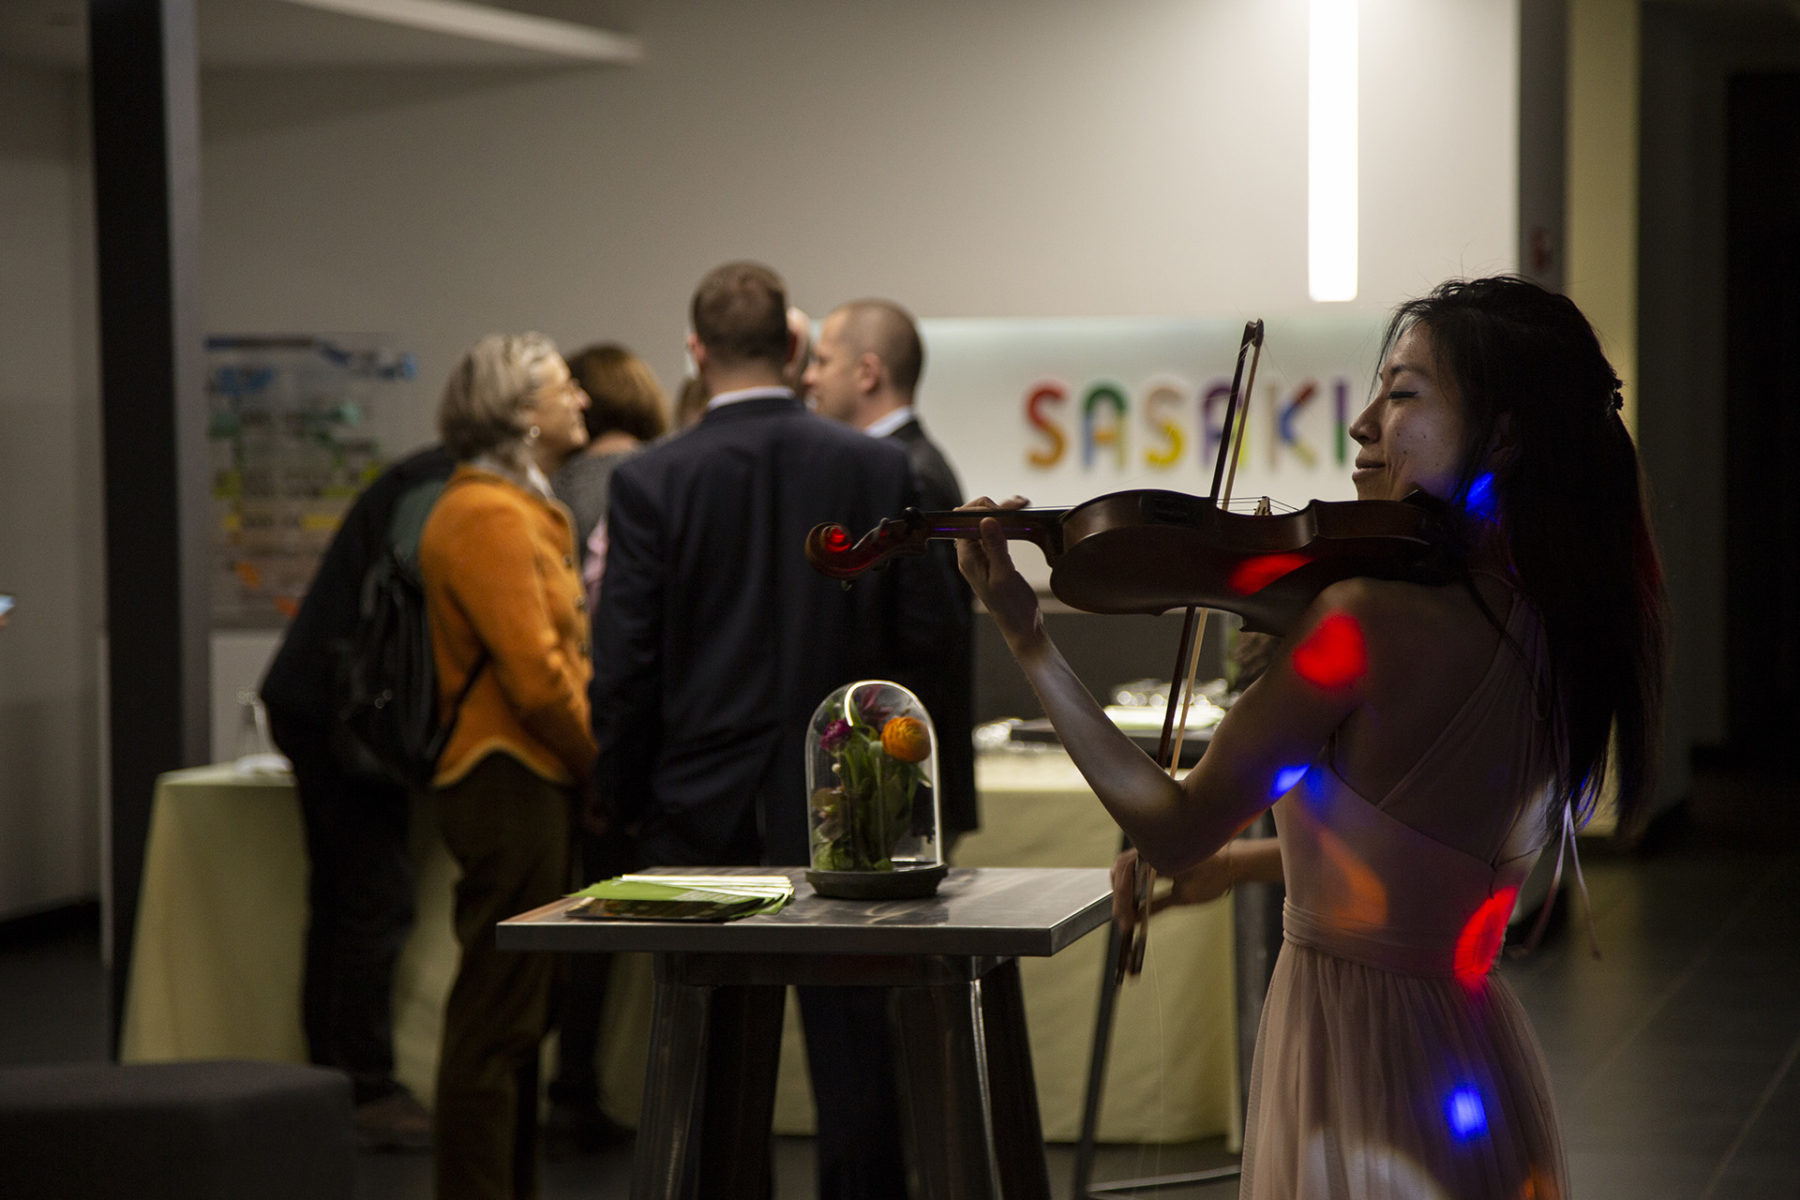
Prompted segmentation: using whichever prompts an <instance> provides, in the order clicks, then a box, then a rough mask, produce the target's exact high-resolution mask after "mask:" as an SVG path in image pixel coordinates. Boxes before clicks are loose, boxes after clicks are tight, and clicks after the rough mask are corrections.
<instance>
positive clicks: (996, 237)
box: [203, 0, 1517, 437]
mask: <svg viewBox="0 0 1800 1200" xmlns="http://www.w3.org/2000/svg"><path fill="white" fill-rule="evenodd" d="M1363 8H1364V10H1365V14H1364V22H1363V38H1362V42H1363V60H1362V63H1363V65H1362V77H1363V108H1362V128H1363V145H1362V161H1363V173H1362V184H1361V190H1360V203H1361V210H1362V214H1363V231H1362V260H1363V277H1362V298H1361V299H1360V300H1359V301H1358V304H1359V305H1361V306H1365V307H1373V308H1385V307H1387V306H1389V305H1391V304H1392V303H1393V302H1395V301H1396V300H1398V299H1401V298H1403V297H1406V296H1409V295H1413V294H1416V293H1418V292H1419V291H1421V290H1423V289H1425V288H1427V287H1429V286H1430V285H1431V284H1433V283H1435V282H1437V281H1438V280H1439V279H1441V278H1443V277H1444V276H1446V275H1449V274H1454V273H1464V272H1481V271H1489V270H1494V269H1499V268H1510V267H1512V266H1513V265H1514V263H1515V252H1514V237H1515V230H1514V225H1515V207H1516V196H1515V193H1516V168H1515V160H1516V141H1517V136H1516V102H1515V98H1514V88H1515V82H1514V81H1515V78H1516V74H1517V63H1516V50H1515V47H1516V42H1517V33H1516V2H1515V0H1459V2H1458V3H1456V4H1443V3H1441V2H1440V0H1385V2H1384V0H1367V2H1365V3H1364V5H1363ZM1306 14H1307V5H1306V3H1305V0H1212V2H1206V0H1162V2H1151V0H1140V2H1135V3H1129V4H1092V3H1087V2H1085V0H990V2H984V3H981V4H963V3H955V2H952V0H914V2H912V3H907V4H899V5H887V6H881V7H877V6H863V5H854V6H853V5H846V4H841V3H829V2H826V0H780V2H779V3H764V4H757V5H743V4H738V3H732V2H729V0H691V2H689V3H683V4H659V5H652V6H646V7H645V9H644V11H643V14H642V24H641V26H640V27H638V28H635V29H633V30H631V32H635V33H638V34H640V35H641V36H642V38H643V41H644V43H645V47H646V57H645V61H644V62H643V63H642V64H640V65H638V66H635V67H629V68H619V67H612V68H592V69H570V70H561V71H550V70H545V71H537V72H531V73H518V72H490V73H487V74H482V75H472V74H469V73H466V72H465V73H437V72H415V73H410V74H406V73H395V72H381V73H373V72H357V71H339V72H335V73H328V72H318V71H306V72H299V71H296V72H286V73H277V72H269V71H263V72H257V73H253V74H248V73H232V74H214V75H209V76H208V77H207V79H206V86H205V88H204V91H203V103H204V121H205V129H206V163H205V187H206V193H205V195H206V199H205V213H206V231H207V232H206V279H207V294H208V300H207V312H208V319H209V322H210V324H211V326H212V327H213V328H215V329H221V330H222V329H227V328H242V329H256V330H280V329H292V328H299V329H311V328H327V329H346V328H352V329H354V328H367V329H372V330H380V331H387V332H392V333H395V334H397V335H398V336H399V338H400V340H401V341H402V342H403V343H404V345H405V347H406V348H409V349H413V350H416V351H417V352H418V353H419V355H420V360H421V374H422V378H421V383H420V385H419V388H418V393H419V399H418V401H417V403H418V404H419V406H420V412H419V414H418V417H417V424H416V426H415V428H416V430H417V432H418V435H419V436H421V437H423V436H425V435H426V434H427V433H428V432H429V412H430V408H431V405H432V403H433V396H434V394H435V390H436V387H437V384H438V381H440V380H441V379H442V378H443V376H444V374H445V373H446V372H447V370H448V366H449V363H450V362H451V361H452V359H453V356H454V355H455V354H456V352H457V351H459V350H460V349H461V348H462V347H463V346H465V345H467V344H468V343H469V342H471V341H473V340H474V339H475V338H476V337H477V336H479V335H480V334H482V333H483V332H486V331H488V330H490V329H496V328H520V327H535V328H542V329H543V330H544V331H545V332H548V333H550V334H551V335H552V336H553V337H555V338H557V339H558V341H559V342H561V343H564V344H565V345H570V346H573V345H578V344H580V343H582V342H584V341H586V340H588V339H592V338H599V337H608V338H616V339H619V340H622V341H624V342H626V343H627V344H629V345H631V346H633V347H634V348H636V349H638V350H639V352H640V353H642V354H644V355H645V356H646V357H647V358H649V359H650V360H651V362H652V364H653V365H654V366H655V367H656V368H657V369H658V371H659V372H660V373H661V374H662V375H663V376H664V378H665V380H666V381H669V382H673V381H674V379H675V378H677V377H678V376H679V374H680V371H681V368H682V360H681V349H680V347H681V338H682V335H683V332H684V326H685V311H686V302H687V298H688V296H689V294H690V292H691V290H692V288H693V285H694V283H695V282H696V281H697V280H698V279H699V277H700V276H701V275H702V274H703V273H704V272H705V271H706V270H707V269H708V268H710V267H712V266H713V265H715V264H717V263H719V262H722V261H725V260H726V259H729V258H736V257H755V258H760V259H763V260H765V261H767V262H769V263H771V264H772V265H774V266H775V267H777V269H779V270H781V271H782V272H783V273H784V274H785V275H786V277H787V279H788V281H789V284H790V287H791V289H792V291H793V294H794V298H795V300H796V301H797V302H798V303H800V304H801V305H803V306H805V307H807V308H808V309H809V310H810V311H813V312H814V313H815V314H817V313H821V312H823V311H824V310H825V309H828V308H829V307H831V306H832V305H834V304H836V303H838V302H840V301H842V300H846V299H849V298H851V297H854V296H858V295H865V294H882V295H888V296H892V297H894V298H896V299H898V300H900V301H902V302H903V303H905V304H907V305H909V306H910V307H911V308H913V309H914V310H915V311H916V312H917V313H918V314H919V315H921V316H925V317H951V316H1038V315H1057V316H1071V315H1097V314H1098V315H1132V314H1155V315H1187V316H1239V317H1241V316H1243V315H1246V314H1250V315H1256V314H1263V313H1266V312H1270V311H1286V310H1290V309H1294V308H1299V307H1306V306H1307V305H1308V301H1307V297H1306V258H1305V252H1306V238H1305V230H1306V211H1305V192H1306V179H1305V170H1306V143H1305V133H1306V131H1305V70H1306Z"/></svg>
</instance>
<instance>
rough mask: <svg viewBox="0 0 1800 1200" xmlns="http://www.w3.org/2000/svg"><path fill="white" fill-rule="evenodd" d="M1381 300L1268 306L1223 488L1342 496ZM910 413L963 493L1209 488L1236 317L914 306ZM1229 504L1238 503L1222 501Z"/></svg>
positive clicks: (1049, 495) (1238, 494)
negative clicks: (1307, 311) (1361, 309)
mask: <svg viewBox="0 0 1800 1200" xmlns="http://www.w3.org/2000/svg"><path fill="white" fill-rule="evenodd" d="M1384 329H1385V320H1384V318H1383V316H1382V315H1381V314H1378V313H1363V314H1346V315H1342V316H1316V315H1306V316H1290V317H1283V316H1279V315H1276V316H1270V317H1268V318H1266V319H1265V333H1264V338H1263V351H1262V357H1261V363H1260V366H1259V368H1258V370H1257V374H1256V379H1255V383H1254V385H1253V387H1252V388H1251V389H1250V392H1249V394H1248V397H1247V402H1246V405H1245V414H1246V424H1245V434H1244V444H1243V450H1242V454H1241V457H1240V458H1239V461H1238V466H1237V471H1236V477H1235V481H1234V485H1233V489H1232V494H1233V496H1234V498H1240V499H1241V498H1246V497H1248V498H1251V499H1254V498H1256V497H1260V496H1265V495H1266V496H1268V497H1270V498H1271V500H1272V501H1273V502H1274V503H1275V504H1276V506H1277V508H1278V509H1279V508H1281V507H1299V506H1301V505H1304V504H1305V503H1306V502H1307V501H1309V500H1314V499H1323V500H1348V499H1352V498H1353V497H1354V495H1355V491H1354V489H1353V488H1352V487H1351V484H1350V470H1351V464H1352V462H1353V461H1354V459H1355V457H1356V446H1355V443H1354V442H1353V441H1352V439H1351V437H1350V433H1349V427H1350V424H1351V422H1352V421H1354V420H1355V418H1356V415H1357V414H1358V413H1359V412H1361V411H1362V408H1363V406H1364V405H1365V404H1366V403H1367V402H1368V399H1369V396H1370V388H1371V384H1372V382H1373V380H1374V377H1375V369H1376V359H1377V357H1378V355H1379V353H1380V342H1381V336H1382V333H1383V331H1384ZM920 332H921V333H922V335H923V337H924V339H925V353H926V363H925V374H924V377H923V379H922V380H921V382H920V387H919V394H918V402H919V412H920V416H921V418H922V419H923V421H924V423H925V425H926V428H927V429H928V430H930V432H931V434H932V436H933V437H934V438H936V440H937V441H938V442H939V443H940V444H941V445H942V446H943V447H944V450H945V452H946V454H948V455H949V457H950V458H951V460H952V462H953V463H954V464H955V466H956V469H957V473H958V474H959V476H960V477H961V479H962V483H963V489H964V491H965V492H966V493H967V494H968V495H970V496H979V495H988V496H992V497H994V498H995V499H998V498H1000V497H1003V496H1008V495H1014V494H1017V495H1022V496H1025V497H1027V498H1029V499H1030V500H1031V501H1032V503H1033V505H1036V506H1055V507H1062V506H1069V505H1074V504H1079V503H1080V502H1082V501H1084V500H1088V499H1091V498H1092V497H1094V496H1098V495H1103V494H1105V493H1108V492H1115V491H1122V490H1125V489H1130V488H1164V489H1169V490H1172V491H1179V492H1190V493H1194V494H1196V495H1205V494H1207V493H1208V492H1209V491H1210V490H1211V487H1212V483H1213V473H1214V466H1215V463H1216V462H1217V461H1218V456H1219V447H1220V438H1221V436H1222V433H1223V429H1224V424H1225V415H1226V409H1227V404H1228V400H1229V397H1230V394H1231V381H1232V373H1233V368H1234V366H1235V365H1236V361H1237V352H1238V346H1239V344H1240V342H1241V341H1242V338H1243V332H1244V322H1243V321H1241V320H1226V319H1218V320H1189V319H1166V318H1153V317H1128V318H1082V319H1075V318H1066V319H1065V318H1043V319H969V320H962V319H957V320H926V321H922V322H921V323H920ZM1234 507H1235V505H1234Z"/></svg>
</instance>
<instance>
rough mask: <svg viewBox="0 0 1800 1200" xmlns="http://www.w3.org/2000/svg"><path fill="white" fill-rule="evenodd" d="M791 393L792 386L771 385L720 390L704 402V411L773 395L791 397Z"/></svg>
mask: <svg viewBox="0 0 1800 1200" xmlns="http://www.w3.org/2000/svg"><path fill="white" fill-rule="evenodd" d="M793 394H794V392H793V389H792V388H784V387H778V386H773V385H771V386H769V387H752V388H739V389H738V390H737V391H735V392H720V393H719V394H718V395H716V396H714V397H713V398H712V399H711V400H708V401H707V402H706V411H708V412H711V411H712V410H713V409H715V408H724V407H725V406H726V405H727V404H738V403H740V402H742V401H745V400H762V399H765V398H768V397H774V396H785V397H790V398H791V397H792V396H793Z"/></svg>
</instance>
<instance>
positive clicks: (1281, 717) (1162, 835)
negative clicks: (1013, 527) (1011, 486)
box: [958, 497, 1367, 873]
mask: <svg viewBox="0 0 1800 1200" xmlns="http://www.w3.org/2000/svg"><path fill="white" fill-rule="evenodd" d="M1023 504H1024V501H1023V500H1022V499H1020V498H1018V497H1013V498H1011V499H1009V500H1008V501H1006V502H1005V503H1004V504H1003V505H999V506H996V505H994V504H992V502H990V501H988V500H985V499H982V500H977V501H974V502H972V503H971V504H969V505H967V506H965V507H967V508H993V507H1003V508H1016V507H1020V506H1022V505H1023ZM958 555H959V559H960V563H961V566H962V570H963V574H964V575H965V576H966V577H967V578H968V580H969V582H970V584H971V585H972V586H973V587H974V589H975V592H976V594H977V595H978V596H979V597H980V598H981V600H982V603H983V604H984V605H985V606H986V607H987V609H988V611H989V612H990V613H991V614H992V615H993V617H994V620H995V622H996V624H997V625H998V626H999V628H1000V631H1001V634H1002V635H1003V636H1004V637H1005V639H1006V644H1007V646H1008V648H1009V649H1010V650H1011V651H1012V653H1013V657H1014V658H1015V659H1017V660H1018V663H1019V666H1020V668H1021V669H1022V670H1023V671H1024V672H1025V676H1026V678H1027V679H1028V680H1029V681H1030V683H1031V685H1032V688H1033V690H1034V691H1036V693H1037V696H1038V700H1039V702H1040V703H1042V704H1043V706H1044V712H1045V714H1046V715H1047V716H1048V717H1049V718H1050V721H1051V724H1052V725H1054V726H1055V727H1056V731H1057V734H1058V735H1059V737H1060V738H1061V739H1062V743H1063V745H1064V747H1065V748H1066V749H1067V750H1068V752H1069V756H1070V757H1071V758H1072V759H1073V760H1074V761H1075V765H1076V767H1077V768H1078V769H1079V770H1080V771H1081V773H1082V775H1083V776H1084V777H1085V778H1086V779H1087V781H1088V783H1089V785H1090V786H1092V787H1093V789H1094V793H1095V795H1097V796H1098V797H1099V798H1100V802H1101V803H1102V804H1104V805H1105V806H1106V808H1107V811H1108V812H1110V813H1112V815H1113V819H1114V820H1116V821H1117V822H1118V823H1119V826H1120V828H1122V829H1123V830H1124V831H1125V832H1126V834H1127V835H1128V836H1130V838H1131V840H1132V842H1133V843H1134V844H1135V845H1137V846H1138V847H1140V848H1141V849H1142V851H1143V853H1144V857H1145V860H1146V861H1148V862H1150V863H1151V864H1152V865H1153V866H1156V867H1157V868H1158V869H1159V870H1162V871H1164V872H1167V873H1179V872H1180V871H1182V870H1184V869H1186V868H1189V867H1192V866H1194V865H1195V864H1197V863H1199V862H1201V861H1202V860H1204V859H1206V858H1207V857H1208V856H1210V855H1212V854H1214V853H1215V852H1217V851H1218V850H1219V849H1220V847H1222V846H1223V845H1224V844H1225V843H1226V842H1227V841H1229V840H1230V839H1231V838H1233V837H1235V836H1236V835H1237V834H1238V833H1239V832H1240V831H1242V830H1243V829H1244V827H1245V826H1247V825H1248V824H1249V823H1250V822H1251V821H1253V820H1254V819H1255V818H1256V816H1257V814H1259V813H1260V812H1262V811H1263V809H1265V808H1267V807H1268V806H1269V805H1271V804H1273V803H1274V802H1275V800H1276V799H1278V798H1279V797H1280V796H1281V795H1282V794H1283V793H1284V792H1286V791H1287V790H1288V789H1289V788H1290V787H1292V786H1294V784H1296V783H1297V782H1299V780H1300V779H1301V778H1302V777H1303V776H1304V774H1305V772H1306V769H1307V768H1308V767H1309V766H1310V765H1311V764H1312V762H1313V760H1314V759H1315V758H1316V757H1317V755H1318V752H1319V750H1320V748H1321V747H1322V746H1323V745H1324V744H1325V741H1326V739H1327V738H1328V737H1330V735H1331V732H1332V730H1334V729H1336V728H1337V727H1338V725H1340V724H1341V723H1342V722H1343V720H1344V719H1345V718H1346V717H1347V716H1348V715H1349V714H1350V713H1351V712H1352V711H1354V709H1355V708H1356V707H1357V705H1358V704H1359V703H1360V702H1361V700H1362V697H1363V685H1364V667H1365V666H1366V654H1367V652H1366V648H1365V647H1364V646H1363V643H1362V635H1361V628H1362V622H1361V618H1360V616H1359V615H1358V612H1357V610H1358V609H1360V608H1361V607H1362V606H1363V605H1364V604H1365V603H1366V599H1367V597H1366V593H1365V591H1364V589H1362V588H1361V587H1359V586H1358V581H1354V580H1352V581H1348V582H1347V583H1342V584H1335V585H1333V586H1332V587H1331V588H1328V589H1327V590H1326V591H1325V592H1324V593H1322V594H1321V595H1320V597H1319V598H1318V600H1316V601H1315V602H1314V604H1313V607H1312V608H1311V609H1310V610H1309V611H1308V613H1307V615H1306V617H1305V618H1303V620H1302V622H1301V623H1300V626H1299V627H1298V630H1297V631H1296V633H1295V634H1293V635H1290V637H1289V638H1288V639H1286V641H1285V642H1284V643H1283V644H1282V645H1281V646H1280V647H1279V649H1278V650H1277V651H1276V653H1275V655H1274V656H1273V659H1272V661H1271V663H1270V665H1269V667H1268V669H1267V670H1266V671H1265V673H1264V674H1263V676H1262V678H1260V679H1258V680H1257V682H1256V683H1255V684H1253V685H1252V686H1251V687H1250V688H1249V689H1248V690H1247V691H1246V692H1245V693H1244V694H1243V696H1241V697H1239V699H1238V701H1237V703H1236V704H1235V705H1233V706H1232V708H1231V710H1230V711H1229V712H1228V713H1227V714H1226V716H1225V719H1224V720H1223V721H1221V722H1220V724H1219V728H1218V729H1217V730H1216V731H1215V732H1214V734H1213V738H1212V741H1211V744H1210V745H1209V746H1208V747H1207V751H1206V753H1205V754H1204V755H1202V756H1201V759H1200V763H1199V765H1198V766H1196V767H1195V768H1194V769H1193V770H1192V771H1190V772H1188V774H1187V776H1186V777H1185V778H1184V779H1183V780H1182V781H1181V782H1180V783H1176V782H1175V781H1174V780H1172V779H1170V778H1169V776H1168V775H1167V774H1165V773H1164V772H1163V770H1162V769H1161V768H1160V767H1158V766H1157V765H1156V763H1154V762H1153V761H1152V760H1151V759H1150V758H1149V756H1148V755H1146V754H1144V753H1143V751H1142V750H1140V749H1138V747H1137V746H1136V745H1135V744H1134V743H1133V742H1132V741H1131V739H1130V738H1128V737H1126V736H1125V734H1123V733H1122V732H1120V730H1119V729H1118V728H1117V727H1116V726H1115V725H1114V724H1113V723H1112V721H1111V720H1110V719H1108V717H1107V716H1106V714H1105V712H1104V711H1103V710H1102V709H1101V707H1100V705H1099V703H1098V702H1097V701H1095V699H1094V698H1093V696H1092V694H1090V693H1089V692H1088V690H1087V688H1086V687H1085V686H1083V685H1082V683H1081V681H1080V680H1079V679H1078V678H1076V676H1075V673H1074V671H1073V670H1072V669H1071V668H1070V667H1069V664H1068V662H1067V660H1065V659H1064V658H1063V656H1062V653H1061V652H1060V651H1059V650H1058V649H1057V648H1056V645H1055V643H1053V642H1052V641H1051V640H1050V638H1049V636H1048V634H1047V633H1046V632H1045V630H1044V624H1043V614H1042V612H1041V610H1040V609H1039V607H1038V604H1037V597H1036V595H1035V593H1033V591H1032V589H1031V585H1030V584H1028V583H1027V582H1026V581H1025V579H1024V577H1023V576H1021V575H1020V574H1019V572H1018V570H1017V569H1016V568H1015V567H1014V565H1013V562H1012V558H1011V554H1010V552H1009V550H1008V548H1007V542H1006V539H1005V537H1004V535H1003V534H1002V532H1001V530H1000V525H999V523H998V522H997V521H984V522H983V523H982V527H981V538H980V540H979V541H978V542H976V541H964V542H961V543H959V547H958Z"/></svg>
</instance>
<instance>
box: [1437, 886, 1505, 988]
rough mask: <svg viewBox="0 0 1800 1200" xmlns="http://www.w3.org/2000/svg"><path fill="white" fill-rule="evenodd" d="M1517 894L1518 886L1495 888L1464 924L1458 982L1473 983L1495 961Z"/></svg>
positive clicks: (1455, 967)
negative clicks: (1503, 889)
mask: <svg viewBox="0 0 1800 1200" xmlns="http://www.w3.org/2000/svg"><path fill="white" fill-rule="evenodd" d="M1518 896H1519V889H1518V888H1516V887H1515V888H1507V889H1506V890H1505V891H1502V892H1496V893H1495V894H1494V895H1492V896H1489V897H1488V898H1487V900H1486V901H1485V902H1484V903H1483V904H1482V906H1481V907H1480V908H1478V909H1476V910H1475V915H1474V916H1472V917H1470V918H1469V921H1468V924H1466V925H1464V926H1463V929H1462V933H1461V934H1460V935H1458V937H1457V939H1456V960H1455V963H1454V964H1453V967H1452V969H1453V970H1455V972H1456V980H1457V982H1458V983H1460V984H1462V985H1463V986H1464V987H1474V986H1475V985H1477V984H1479V983H1480V982H1481V981H1482V980H1483V979H1486V978H1487V973H1488V968H1489V967H1491V966H1493V965H1494V959H1495V958H1496V957H1498V956H1499V954H1500V944H1501V943H1502V942H1503V941H1505V940H1506V922H1507V921H1508V920H1509V919H1511V917H1512V911H1513V902H1514V901H1515V900H1517V899H1518Z"/></svg>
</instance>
